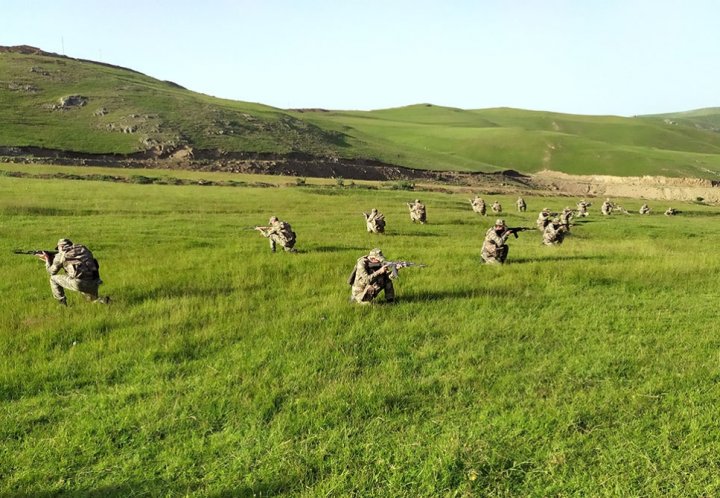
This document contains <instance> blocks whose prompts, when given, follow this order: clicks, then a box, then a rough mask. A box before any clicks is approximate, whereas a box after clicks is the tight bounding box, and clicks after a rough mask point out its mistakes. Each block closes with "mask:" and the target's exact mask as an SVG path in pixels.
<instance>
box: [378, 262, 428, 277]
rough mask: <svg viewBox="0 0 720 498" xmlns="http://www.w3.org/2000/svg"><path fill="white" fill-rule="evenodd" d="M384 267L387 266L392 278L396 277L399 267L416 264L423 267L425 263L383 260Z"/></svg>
mask: <svg viewBox="0 0 720 498" xmlns="http://www.w3.org/2000/svg"><path fill="white" fill-rule="evenodd" d="M382 265H383V266H384V267H385V268H388V269H389V271H390V275H391V276H392V278H397V277H398V270H399V269H400V268H407V267H408V266H417V267H419V268H425V267H426V266H427V265H423V264H420V263H411V262H410V261H384V262H383V264H382Z"/></svg>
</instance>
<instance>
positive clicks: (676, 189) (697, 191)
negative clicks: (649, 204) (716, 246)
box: [533, 171, 720, 203]
mask: <svg viewBox="0 0 720 498" xmlns="http://www.w3.org/2000/svg"><path fill="white" fill-rule="evenodd" d="M533 181H534V182H535V183H536V184H538V185H541V186H542V187H541V188H544V189H547V190H550V191H556V192H562V193H564V194H568V195H575V196H578V197H630V198H636V199H653V200H667V201H694V200H697V199H698V198H699V197H700V198H702V199H703V200H704V201H705V202H709V203H720V188H719V187H720V181H717V180H705V179H701V178H669V177H664V176H627V177H624V176H622V177H621V176H606V175H586V176H580V175H568V174H565V173H560V172H557V171H542V172H540V173H537V174H536V175H533Z"/></svg>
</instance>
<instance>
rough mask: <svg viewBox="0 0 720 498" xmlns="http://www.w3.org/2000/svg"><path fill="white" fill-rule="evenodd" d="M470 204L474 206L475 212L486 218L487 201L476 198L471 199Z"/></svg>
mask: <svg viewBox="0 0 720 498" xmlns="http://www.w3.org/2000/svg"><path fill="white" fill-rule="evenodd" d="M470 204H471V205H472V208H473V211H475V212H476V213H478V214H480V215H482V216H485V213H486V207H485V201H484V200H483V199H482V197H478V196H475V198H474V199H470Z"/></svg>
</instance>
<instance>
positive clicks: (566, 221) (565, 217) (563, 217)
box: [560, 206, 573, 232]
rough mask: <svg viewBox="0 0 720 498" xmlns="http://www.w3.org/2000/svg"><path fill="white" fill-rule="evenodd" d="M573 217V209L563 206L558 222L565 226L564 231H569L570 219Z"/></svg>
mask: <svg viewBox="0 0 720 498" xmlns="http://www.w3.org/2000/svg"><path fill="white" fill-rule="evenodd" d="M572 218H573V210H572V209H570V206H565V209H563V210H562V213H560V224H561V225H562V226H564V227H565V231H566V232H569V231H570V221H572Z"/></svg>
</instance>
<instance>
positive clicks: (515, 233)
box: [505, 227, 534, 239]
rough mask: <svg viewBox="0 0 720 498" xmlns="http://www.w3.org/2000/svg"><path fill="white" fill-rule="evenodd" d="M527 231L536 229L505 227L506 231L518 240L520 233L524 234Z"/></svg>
mask: <svg viewBox="0 0 720 498" xmlns="http://www.w3.org/2000/svg"><path fill="white" fill-rule="evenodd" d="M526 230H534V229H533V228H530V227H505V231H506V232H510V233H511V234H513V235H514V236H515V238H516V239H517V238H518V232H524V231H526Z"/></svg>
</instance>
